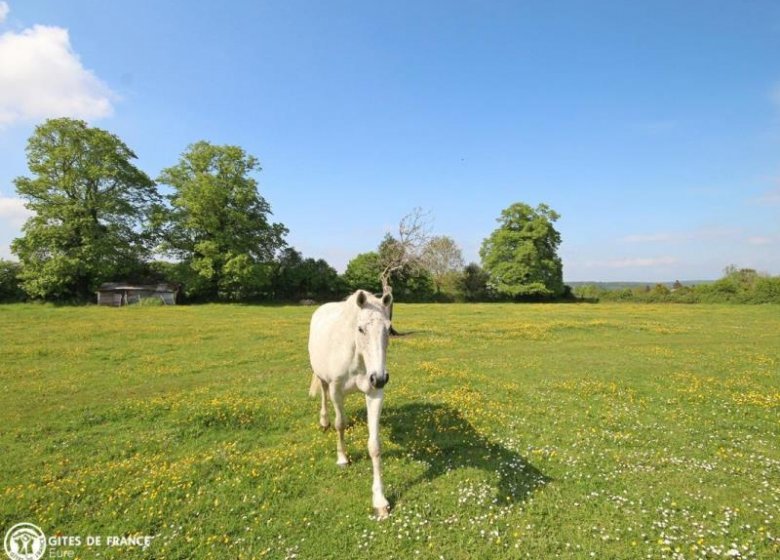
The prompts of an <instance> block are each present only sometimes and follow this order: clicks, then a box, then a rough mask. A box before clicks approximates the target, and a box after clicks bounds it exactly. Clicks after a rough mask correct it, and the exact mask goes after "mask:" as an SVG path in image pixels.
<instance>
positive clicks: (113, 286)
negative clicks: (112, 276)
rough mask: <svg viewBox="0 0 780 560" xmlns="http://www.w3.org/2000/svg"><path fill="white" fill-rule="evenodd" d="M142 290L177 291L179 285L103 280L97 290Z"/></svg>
mask: <svg viewBox="0 0 780 560" xmlns="http://www.w3.org/2000/svg"><path fill="white" fill-rule="evenodd" d="M120 290H121V291H133V290H138V291H144V292H177V291H178V290H179V286H178V285H177V284H170V283H167V282H160V283H158V284H131V283H129V282H103V283H102V284H101V285H100V287H99V288H98V290H97V291H98V292H115V291H120Z"/></svg>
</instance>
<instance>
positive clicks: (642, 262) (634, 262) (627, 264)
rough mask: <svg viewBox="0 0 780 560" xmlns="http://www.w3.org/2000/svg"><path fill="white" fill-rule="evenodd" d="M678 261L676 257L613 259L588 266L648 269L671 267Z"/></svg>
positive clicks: (595, 262) (592, 262)
mask: <svg viewBox="0 0 780 560" xmlns="http://www.w3.org/2000/svg"><path fill="white" fill-rule="evenodd" d="M677 262H678V260H677V259H675V258H674V257H655V258H641V257H637V258H627V259H612V260H608V261H591V262H589V263H588V266H599V267H605V268H648V267H653V266H671V265H673V264H677Z"/></svg>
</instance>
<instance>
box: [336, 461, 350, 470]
mask: <svg viewBox="0 0 780 560" xmlns="http://www.w3.org/2000/svg"><path fill="white" fill-rule="evenodd" d="M336 466H337V467H338V468H340V469H346V468H347V467H348V466H349V461H347V462H346V463H336Z"/></svg>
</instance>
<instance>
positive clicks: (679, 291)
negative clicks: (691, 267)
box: [573, 265, 780, 304]
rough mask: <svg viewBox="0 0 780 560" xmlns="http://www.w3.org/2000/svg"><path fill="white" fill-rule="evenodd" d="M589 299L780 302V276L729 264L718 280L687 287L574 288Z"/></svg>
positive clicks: (591, 286) (645, 301)
mask: <svg viewBox="0 0 780 560" xmlns="http://www.w3.org/2000/svg"><path fill="white" fill-rule="evenodd" d="M573 292H574V294H575V296H576V297H577V298H578V299H581V300H585V301H592V302H595V301H617V302H637V303H753V304H760V303H780V276H770V275H768V274H762V273H760V272H758V271H756V270H754V269H752V268H738V267H736V266H733V265H731V266H728V267H726V269H725V270H724V272H723V276H722V277H721V278H720V279H718V280H716V281H714V282H706V283H700V284H697V285H694V286H686V285H684V284H682V283H681V282H680V281H677V282H674V284H672V285H671V286H667V285H666V284H655V285H654V286H650V285H649V284H648V285H645V286H637V287H633V288H628V287H625V288H619V289H606V288H603V287H600V286H598V285H595V284H591V285H584V286H577V287H576V288H574V290H573Z"/></svg>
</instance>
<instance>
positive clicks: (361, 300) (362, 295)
mask: <svg viewBox="0 0 780 560" xmlns="http://www.w3.org/2000/svg"><path fill="white" fill-rule="evenodd" d="M367 299H368V298H367V297H366V292H364V291H363V290H358V294H357V299H356V300H355V302H356V303H357V306H358V307H360V308H362V307H363V306H364V305H365V304H366V300H367Z"/></svg>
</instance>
